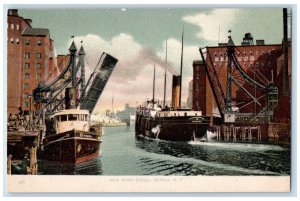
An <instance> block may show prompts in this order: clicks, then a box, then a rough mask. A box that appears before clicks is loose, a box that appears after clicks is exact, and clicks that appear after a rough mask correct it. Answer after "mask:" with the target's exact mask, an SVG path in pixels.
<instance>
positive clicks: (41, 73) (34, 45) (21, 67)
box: [7, 9, 57, 113]
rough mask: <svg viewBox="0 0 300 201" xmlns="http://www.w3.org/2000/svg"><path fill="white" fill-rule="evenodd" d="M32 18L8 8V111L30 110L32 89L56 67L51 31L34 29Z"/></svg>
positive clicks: (45, 79)
mask: <svg viewBox="0 0 300 201" xmlns="http://www.w3.org/2000/svg"><path fill="white" fill-rule="evenodd" d="M31 23H32V20H30V19H24V18H23V17H21V16H19V14H18V10H17V9H9V10H8V16H7V40H8V41H7V103H8V104H7V107H8V108H7V112H8V113H17V112H19V110H18V108H19V107H21V108H22V109H23V110H24V111H26V110H29V109H30V107H31V106H32V104H31V98H30V97H31V94H32V90H33V89H34V88H36V87H37V86H38V83H39V82H40V81H47V80H49V79H51V76H50V75H51V73H53V72H54V71H55V68H56V66H57V63H56V58H55V55H54V51H53V50H54V47H53V41H52V39H51V38H50V34H49V30H48V29H43V28H32V25H31Z"/></svg>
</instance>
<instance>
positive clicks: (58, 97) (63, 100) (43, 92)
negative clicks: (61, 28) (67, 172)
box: [33, 41, 118, 165]
mask: <svg viewBox="0 0 300 201" xmlns="http://www.w3.org/2000/svg"><path fill="white" fill-rule="evenodd" d="M69 50H70V53H71V55H70V60H69V63H68V65H67V66H66V67H65V68H64V69H63V70H62V72H61V74H60V75H58V77H57V78H55V79H54V80H53V81H51V82H50V83H48V84H43V85H42V84H41V85H39V87H37V88H36V89H34V91H33V96H34V101H35V104H36V105H38V106H39V110H37V111H36V114H37V115H38V116H39V117H40V118H37V120H38V121H39V122H42V123H41V124H42V125H44V130H42V132H43V134H42V145H41V157H42V159H43V160H45V161H54V162H60V163H70V164H72V165H73V164H75V165H76V164H78V163H82V162H85V161H88V160H91V159H94V158H96V157H98V156H99V154H100V144H101V136H102V134H103V133H102V125H101V124H100V123H96V124H92V123H90V115H91V113H92V112H93V110H94V108H95V106H96V104H97V102H98V99H99V97H100V95H101V94H102V91H103V90H104V87H105V86H106V83H107V81H108V79H109V77H110V75H111V73H112V71H113V69H114V67H115V65H116V63H117V62H118V60H117V59H116V58H114V57H112V56H111V55H109V54H107V53H103V54H102V55H101V57H100V59H99V61H98V63H97V65H96V67H95V68H94V71H93V72H92V74H91V75H90V77H89V79H88V81H87V83H86V82H85V62H84V56H85V51H84V49H83V46H81V48H80V50H79V51H78V52H77V48H76V46H75V43H74V41H73V43H72V44H71V47H70V48H69ZM77 54H78V56H77ZM77 58H78V62H76V61H77ZM79 69H81V71H80V77H78V74H79ZM63 93H64V96H63Z"/></svg>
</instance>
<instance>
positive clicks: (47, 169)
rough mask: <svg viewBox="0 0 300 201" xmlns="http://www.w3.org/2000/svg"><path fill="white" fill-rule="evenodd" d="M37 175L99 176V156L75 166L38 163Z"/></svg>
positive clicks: (100, 168) (100, 167)
mask: <svg viewBox="0 0 300 201" xmlns="http://www.w3.org/2000/svg"><path fill="white" fill-rule="evenodd" d="M39 167H40V168H39V171H40V172H39V174H46V175H101V174H102V165H101V159H100V156H99V157H97V158H95V159H93V160H90V161H88V162H84V163H80V164H78V165H76V166H74V164H70V163H59V162H49V161H40V163H39Z"/></svg>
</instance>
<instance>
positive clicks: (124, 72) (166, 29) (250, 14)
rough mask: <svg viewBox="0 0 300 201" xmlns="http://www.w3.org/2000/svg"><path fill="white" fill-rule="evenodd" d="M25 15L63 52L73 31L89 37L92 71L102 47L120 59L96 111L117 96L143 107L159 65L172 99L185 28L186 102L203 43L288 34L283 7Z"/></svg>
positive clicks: (159, 84)
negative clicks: (229, 34)
mask: <svg viewBox="0 0 300 201" xmlns="http://www.w3.org/2000/svg"><path fill="white" fill-rule="evenodd" d="M19 14H20V15H21V16H22V17H24V18H30V19H32V26H33V27H34V28H48V29H49V31H50V36H51V38H52V39H53V40H54V46H55V49H56V53H57V54H67V53H68V48H69V46H70V44H71V41H72V40H71V36H72V35H75V42H76V43H77V47H79V46H80V41H81V40H83V45H84V48H85V50H86V53H87V54H86V61H87V66H88V68H89V69H88V70H87V71H88V72H91V71H92V69H93V68H94V67H95V66H96V62H97V61H98V59H99V57H100V55H101V54H102V52H107V53H109V54H111V55H112V56H114V57H116V58H117V59H118V60H119V62H118V63H117V65H116V67H115V69H114V71H113V73H112V75H111V77H110V79H109V81H108V83H107V85H106V87H105V90H104V92H103V93H102V95H101V97H100V99H99V101H98V104H97V108H96V109H95V110H96V111H104V110H105V109H111V108H112V97H113V96H114V108H115V109H118V110H121V109H122V108H123V107H124V105H125V103H129V104H130V105H131V106H137V105H140V104H142V103H143V102H144V101H145V100H147V99H151V98H152V80H153V67H154V65H155V66H156V97H157V98H158V99H160V100H162V99H163V78H164V69H165V67H166V68H167V69H168V73H167V101H170V100H171V83H172V80H171V79H172V74H178V73H179V72H180V59H181V58H180V55H181V36H182V32H183V29H184V51H183V89H182V101H183V102H186V99H187V95H188V83H189V81H190V80H192V76H193V73H192V63H193V61H194V60H200V59H201V56H200V54H199V47H205V46H216V45H217V44H218V42H227V37H228V30H231V31H232V32H231V35H232V38H233V40H234V42H235V44H236V45H238V44H240V43H241V41H242V38H243V36H244V34H245V33H247V32H250V33H251V34H252V36H253V37H254V40H256V39H264V40H265V43H266V44H280V43H281V41H282V37H283V25H282V8H247V9H245V8H202V7H199V8H173V7H171V8H166V7H164V8H114V9H109V8H93V9H92V8H91V9H74V8H73V9H19ZM166 39H167V46H168V48H167V64H166V62H165V58H166ZM113 94H114V95H113Z"/></svg>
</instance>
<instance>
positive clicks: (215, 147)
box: [39, 127, 291, 176]
mask: <svg viewBox="0 0 300 201" xmlns="http://www.w3.org/2000/svg"><path fill="white" fill-rule="evenodd" d="M290 164H291V157H290V149H288V148H283V147H280V146H277V145H262V144H245V143H222V142H168V141H162V140H154V139H147V138H144V137H139V136H137V137H136V136H135V130H134V127H106V128H104V135H103V137H102V144H101V156H99V157H98V158H97V159H95V160H93V161H90V162H87V163H83V164H81V165H80V166H78V167H76V169H74V168H70V167H68V166H64V165H62V164H54V165H49V164H45V163H44V162H43V161H40V162H39V174H47V175H48V174H78V175H113V176H119V175H120V176H121V175H153V176H154V175H161V176H162V175H173V176H176V175H180V176H182V175H289V174H290V166H291V165H290Z"/></svg>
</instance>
